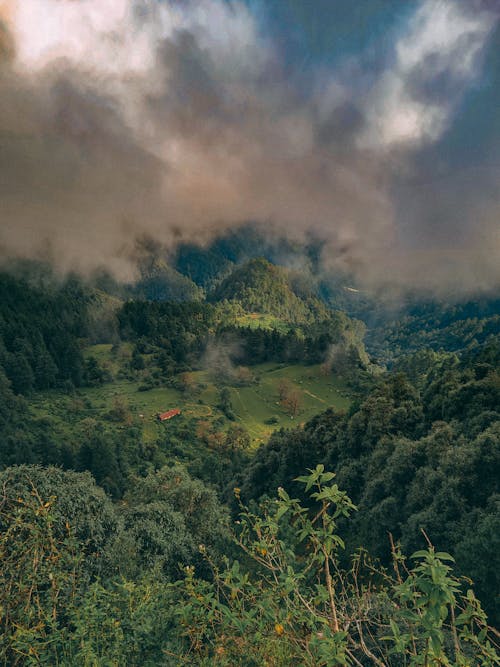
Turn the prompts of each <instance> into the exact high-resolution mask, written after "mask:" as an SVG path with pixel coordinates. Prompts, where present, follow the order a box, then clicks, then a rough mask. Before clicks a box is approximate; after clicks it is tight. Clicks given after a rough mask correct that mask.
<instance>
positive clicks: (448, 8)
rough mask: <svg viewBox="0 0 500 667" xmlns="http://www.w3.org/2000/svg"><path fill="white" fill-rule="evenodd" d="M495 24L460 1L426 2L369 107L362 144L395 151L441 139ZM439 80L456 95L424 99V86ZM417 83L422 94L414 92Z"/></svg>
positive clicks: (397, 47)
mask: <svg viewBox="0 0 500 667" xmlns="http://www.w3.org/2000/svg"><path fill="white" fill-rule="evenodd" d="M469 9H472V8H471V7H470V8H469ZM494 25H495V20H494V17H493V16H492V15H491V14H490V13H488V12H486V11H484V12H479V11H476V12H475V13H471V12H469V11H467V8H466V5H463V4H461V3H459V2H457V1H456V0H424V1H423V2H422V3H421V5H420V7H419V8H418V10H417V11H416V13H415V14H414V16H413V18H412V20H411V21H410V24H409V27H408V30H407V31H405V32H404V33H403V34H402V35H401V36H400V37H399V39H398V40H397V42H396V45H395V57H394V63H393V65H392V67H391V68H389V69H388V70H387V71H386V72H384V73H383V75H382V76H381V78H380V80H379V81H378V82H377V83H376V84H375V86H374V88H373V91H372V94H371V95H370V96H369V98H368V100H367V102H366V109H367V117H368V127H367V130H366V132H365V133H364V134H363V135H362V136H361V137H360V145H362V146H368V147H371V148H391V147H394V146H405V145H410V146H411V145H415V144H417V145H419V144H422V143H425V142H429V141H434V140H436V139H438V138H439V137H440V136H441V135H442V133H443V131H444V130H445V129H446V127H447V126H448V123H449V122H450V120H451V117H452V115H453V112H454V110H455V107H456V104H457V102H458V101H459V99H460V97H461V93H462V92H463V90H464V89H465V87H466V86H467V85H468V84H470V83H471V81H472V79H473V78H474V75H475V74H476V71H477V68H478V64H479V60H480V55H481V52H482V50H483V48H484V46H485V44H486V43H487V40H488V36H489V34H490V32H491V30H492V29H493V27H494ZM440 76H442V77H443V78H446V80H447V81H453V82H454V83H455V88H454V90H453V91H450V94H449V95H448V96H447V95H446V94H445V93H444V92H443V91H441V93H442V94H440V91H439V90H433V91H432V92H434V94H435V95H434V97H433V96H432V94H428V95H426V94H425V92H424V91H425V87H426V85H427V86H428V87H429V88H430V89H431V88H432V87H434V88H435V87H437V86H439V83H438V81H439V77H440ZM415 80H416V81H417V85H418V86H419V87H420V94H418V91H417V92H415V90H414V89H413V88H412V86H414V85H415Z"/></svg>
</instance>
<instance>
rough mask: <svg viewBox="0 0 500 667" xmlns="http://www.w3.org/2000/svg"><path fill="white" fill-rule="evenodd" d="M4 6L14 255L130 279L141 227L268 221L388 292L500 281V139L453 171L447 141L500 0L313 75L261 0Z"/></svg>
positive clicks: (439, 10)
mask: <svg viewBox="0 0 500 667" xmlns="http://www.w3.org/2000/svg"><path fill="white" fill-rule="evenodd" d="M398 5H399V3H397V2H396V3H395V11H396V8H397V6H398ZM0 6H1V4H0ZM492 7H493V9H492ZM0 12H2V14H1V15H2V17H3V19H4V25H5V26H6V28H4V29H3V30H2V31H0V59H1V61H0V96H1V100H2V102H1V104H0V146H1V152H0V201H1V207H2V209H1V228H0V252H1V253H2V254H3V255H4V256H10V257H11V256H31V257H33V256H35V257H36V256H41V255H44V256H47V255H48V256H50V257H51V258H52V259H53V261H54V262H56V263H57V265H58V266H59V267H60V268H62V269H63V270H65V269H69V268H71V269H75V268H76V269H79V270H81V271H86V272H88V271H92V270H93V269H95V268H97V267H99V266H102V265H104V266H106V267H108V268H110V269H112V270H113V271H114V272H115V273H116V274H117V275H118V276H123V277H127V276H128V275H130V272H131V270H132V266H133V260H132V258H133V256H134V247H135V244H136V240H137V239H138V238H140V237H142V236H148V237H151V238H153V239H155V240H157V241H158V242H159V243H162V244H166V245H169V244H170V245H171V244H174V243H176V242H178V241H179V239H188V240H191V241H193V240H195V241H199V242H203V241H204V240H208V239H210V238H211V237H212V236H213V235H214V234H216V233H217V232H219V231H221V230H225V229H227V228H230V227H234V226H237V225H239V224H241V223H244V222H247V221H249V220H254V221H258V222H261V223H264V224H265V225H266V226H267V227H268V228H269V230H270V233H275V234H280V233H285V234H287V235H290V236H292V237H293V238H296V239H299V240H300V239H306V238H308V237H310V236H311V235H313V236H315V237H319V238H321V239H323V240H324V257H323V261H324V266H325V268H326V269H333V270H339V269H342V270H347V271H350V272H353V273H354V275H355V277H356V278H357V279H358V281H359V282H360V283H361V284H364V285H368V286H371V287H374V288H377V289H393V288H394V287H398V288H401V287H402V288H411V289H419V288H421V289H423V290H431V291H435V290H439V291H442V292H447V291H450V290H451V291H456V290H458V291H461V292H473V291H475V290H495V289H497V288H498V287H499V286H500V238H499V236H498V235H499V231H498V230H499V224H498V222H499V220H498V214H499V211H500V206H499V199H498V193H497V192H496V189H495V187H494V184H495V180H496V178H497V177H498V173H499V171H498V165H499V162H500V160H499V159H498V158H499V151H498V150H493V152H492V154H490V155H489V156H488V159H486V158H485V159H479V160H476V161H475V163H474V164H468V163H467V161H464V160H462V162H461V163H460V165H456V164H455V163H454V162H453V160H452V157H450V155H449V153H450V152H449V151H448V153H447V151H446V148H443V142H445V141H446V137H447V136H449V135H450V133H452V132H453V124H454V122H455V120H456V117H457V114H459V113H460V110H461V107H462V106H463V103H464V99H466V96H467V95H468V94H469V95H470V91H471V89H473V88H474V86H475V85H477V81H478V80H479V78H480V74H481V71H482V68H483V62H484V58H485V56H486V55H487V54H488V53H489V52H490V51H491V49H492V48H493V46H492V45H494V43H495V40H497V39H498V27H497V26H498V19H499V15H498V12H497V11H495V9H494V4H490V3H488V2H467V3H466V2H460V0H423V1H422V2H420V3H418V4H417V3H415V11H414V12H413V13H412V14H408V13H406V15H405V16H403V17H401V20H400V21H399V22H398V24H397V29H391V30H392V31H391V34H390V35H388V37H387V44H386V45H385V46H384V49H383V54H384V57H383V59H382V61H380V60H379V61H378V62H377V63H373V62H371V61H370V58H369V56H366V55H365V54H359V57H357V58H353V57H352V55H351V56H350V57H347V56H346V57H345V58H344V59H341V58H340V59H337V61H336V62H335V64H334V65H329V66H324V65H321V64H319V63H318V64H315V63H311V64H310V66H309V67H308V68H307V71H304V69H301V70H300V71H299V70H296V71H294V70H293V68H292V69H291V68H290V67H289V66H287V53H286V50H283V48H281V45H280V42H279V40H277V39H276V38H275V37H274V36H273V32H272V30H270V29H267V28H268V26H267V24H266V17H265V14H264V13H263V12H262V11H260V12H259V13H255V10H254V12H252V11H251V10H250V9H249V7H248V6H247V5H246V4H245V3H244V2H227V1H224V0H196V1H192V2H189V1H188V2H182V3H180V2H175V1H174V0H169V1H168V2H165V1H164V2H158V0H135V1H134V0H114V1H113V2H112V3H102V2H101V1H100V0H11V1H10V2H8V3H5V2H4V4H3V6H2V9H1V10H0ZM334 37H335V36H334V35H332V39H334ZM497 149H498V146H497ZM457 275H459V276H460V279H459V280H457Z"/></svg>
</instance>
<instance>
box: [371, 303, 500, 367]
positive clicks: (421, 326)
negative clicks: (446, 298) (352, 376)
mask: <svg viewBox="0 0 500 667" xmlns="http://www.w3.org/2000/svg"><path fill="white" fill-rule="evenodd" d="M366 316H367V318H369V317H370V315H369V314H368V313H366ZM371 319H372V325H371V327H370V330H369V332H368V335H367V341H366V342H367V346H368V348H369V349H370V351H371V352H373V354H375V355H376V356H377V357H378V358H380V359H381V360H384V361H393V360H394V359H396V358H398V357H399V356H401V355H404V354H408V353H410V352H415V351H418V350H426V349H427V350H434V351H447V352H458V351H461V350H466V349H468V348H470V347H474V346H477V345H483V344H484V343H486V342H487V341H488V340H489V339H495V338H498V337H499V336H500V300H498V299H494V298H492V299H485V298H483V299H478V300H477V301H468V302H463V303H458V304H455V305H449V304H446V303H442V302H439V301H433V302H427V303H425V302H423V303H422V302H417V303H413V304H411V305H409V306H406V307H404V308H402V309H401V310H399V312H398V313H397V315H393V314H390V313H386V314H384V313H383V311H379V312H376V313H375V314H374V315H372V316H371Z"/></svg>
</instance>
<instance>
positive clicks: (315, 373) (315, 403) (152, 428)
mask: <svg viewBox="0 0 500 667" xmlns="http://www.w3.org/2000/svg"><path fill="white" fill-rule="evenodd" d="M128 353H129V351H128V350H127V348H126V347H125V348H122V349H121V350H120V352H119V353H118V355H116V354H112V353H111V346H110V345H95V346H92V347H91V348H89V350H88V354H91V355H92V356H94V357H96V358H97V359H98V360H99V361H100V362H101V363H104V365H106V366H107V368H108V369H109V371H110V372H111V374H112V375H113V376H116V375H117V374H118V371H119V370H120V367H121V365H122V364H123V361H124V358H126V356H127V354H128ZM250 370H251V374H252V376H253V381H252V383H251V384H249V385H248V386H239V387H238V386H229V387H228V388H229V392H230V400H231V408H232V411H233V413H234V415H235V417H236V423H238V424H241V426H243V427H244V428H245V429H246V430H247V431H248V433H249V435H250V438H251V441H252V444H253V445H255V446H257V445H259V444H260V443H261V442H263V441H264V440H265V439H266V438H268V437H269V435H270V434H271V433H272V432H273V430H275V429H279V428H282V427H291V426H294V425H297V424H301V423H304V422H306V421H308V420H309V419H310V418H311V417H313V416H314V415H315V414H317V413H318V412H321V411H323V410H326V409H327V408H329V407H333V408H335V409H337V410H345V409H347V408H348V407H349V405H350V402H351V400H350V397H349V393H348V389H347V388H346V386H345V384H344V383H343V382H342V381H341V380H339V379H338V378H336V377H334V376H332V375H324V374H323V373H322V372H321V369H320V367H319V366H305V365H301V364H293V365H284V364H276V363H268V364H261V365H257V366H252V367H251V369H250ZM189 376H190V381H191V385H192V387H191V388H190V389H189V390H186V391H181V390H179V389H176V388H173V387H168V386H162V387H154V388H152V389H148V390H146V391H144V390H140V388H141V387H142V386H143V381H142V380H141V379H137V380H135V379H134V380H128V379H114V380H113V381H111V382H107V383H105V384H103V385H101V386H99V387H89V388H85V389H80V390H78V392H76V394H75V395H72V396H66V395H64V394H63V393H62V392H59V391H55V390H51V391H47V392H40V393H39V394H37V395H36V396H35V397H33V398H32V399H31V400H30V409H31V410H32V412H34V413H35V414H36V415H37V416H39V417H46V416H50V417H51V418H52V419H56V421H60V428H61V429H62V430H63V431H64V430H65V429H67V431H68V433H69V432H70V431H71V426H72V422H73V423H75V422H77V421H81V420H82V419H85V418H92V417H95V418H97V417H102V416H104V415H106V413H108V412H110V411H111V410H113V408H115V407H116V406H117V405H125V406H126V408H127V410H128V412H129V413H130V416H131V418H132V419H133V420H134V422H135V423H138V424H142V429H143V436H144V439H145V440H146V441H153V440H155V439H156V438H157V437H159V436H161V435H163V434H164V432H165V429H168V427H169V423H168V422H164V423H159V422H158V421H157V419H156V415H157V413H159V412H164V411H166V410H169V409H171V408H180V409H181V410H182V417H174V419H176V420H178V419H182V418H194V419H203V420H208V421H210V420H212V419H216V418H218V419H219V420H220V419H221V417H223V413H222V412H221V410H220V409H219V407H218V404H219V402H220V394H219V389H220V388H221V384H220V383H218V381H217V378H216V377H214V376H212V375H211V374H210V372H209V371H206V370H198V371H193V372H190V373H189ZM283 383H286V385H287V387H288V391H290V392H293V393H294V394H295V396H296V397H297V412H296V415H295V416H291V414H290V411H287V410H286V409H285V408H284V407H283V405H282V404H281V403H280V386H281V385H282V384H283ZM72 415H73V417H72ZM224 419H225V418H224ZM231 423H234V422H231V421H229V420H227V419H225V422H224V426H223V427H222V428H223V429H224V428H228V427H229V426H230V424H231Z"/></svg>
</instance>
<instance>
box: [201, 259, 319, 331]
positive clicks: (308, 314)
mask: <svg viewBox="0 0 500 667" xmlns="http://www.w3.org/2000/svg"><path fill="white" fill-rule="evenodd" d="M210 300H212V301H232V302H237V303H238V304H239V305H240V306H241V307H242V308H243V309H244V310H245V311H247V312H252V313H263V314H269V315H273V316H274V317H277V318H280V319H282V320H285V321H287V322H293V323H306V322H311V321H313V320H318V319H326V318H327V317H328V311H327V310H326V308H325V306H324V305H323V304H322V303H321V302H320V301H319V300H318V299H316V298H315V297H314V296H313V294H312V293H311V294H307V293H306V292H305V291H304V289H301V296H299V295H298V294H297V293H296V291H295V290H294V288H293V280H292V275H291V273H290V272H289V271H287V270H286V269H284V268H282V267H278V266H274V265H273V264H271V263H270V262H268V261H267V260H265V259H262V258H260V259H252V260H250V261H249V262H247V263H246V264H244V265H242V266H240V267H238V268H236V269H235V271H233V273H231V275H229V276H228V277H227V278H225V279H224V280H223V281H222V282H221V284H220V285H219V286H218V287H217V288H216V289H215V290H214V291H213V292H212V294H211V295H210Z"/></svg>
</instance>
